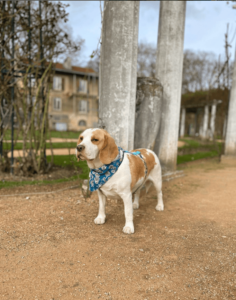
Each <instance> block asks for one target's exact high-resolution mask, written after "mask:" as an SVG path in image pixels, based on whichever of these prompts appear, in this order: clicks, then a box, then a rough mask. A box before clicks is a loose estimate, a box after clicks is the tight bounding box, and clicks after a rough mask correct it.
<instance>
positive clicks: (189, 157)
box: [177, 151, 219, 165]
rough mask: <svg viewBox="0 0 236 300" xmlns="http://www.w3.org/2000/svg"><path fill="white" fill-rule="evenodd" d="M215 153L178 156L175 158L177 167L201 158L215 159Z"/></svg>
mask: <svg viewBox="0 0 236 300" xmlns="http://www.w3.org/2000/svg"><path fill="white" fill-rule="evenodd" d="M218 155H219V154H218V152H217V151H210V152H198V153H194V154H183V155H178V157H177V165H179V164H183V163H186V162H189V161H194V160H197V159H202V158H208V157H216V156H218Z"/></svg>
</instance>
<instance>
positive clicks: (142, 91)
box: [134, 77, 163, 150]
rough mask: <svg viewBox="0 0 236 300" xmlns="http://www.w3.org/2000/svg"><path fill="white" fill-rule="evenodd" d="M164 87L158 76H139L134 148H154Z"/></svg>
mask: <svg viewBox="0 0 236 300" xmlns="http://www.w3.org/2000/svg"><path fill="white" fill-rule="evenodd" d="M162 95H163V88H162V85H161V83H160V81H159V80H158V79H157V78H151V77H138V80H137V94H136V114H135V135H134V148H135V149H137V148H148V149H151V150H153V149H154V145H155V141H156V136H157V133H158V130H159V127H160V121H161V119H160V118H158V115H159V111H161V101H162Z"/></svg>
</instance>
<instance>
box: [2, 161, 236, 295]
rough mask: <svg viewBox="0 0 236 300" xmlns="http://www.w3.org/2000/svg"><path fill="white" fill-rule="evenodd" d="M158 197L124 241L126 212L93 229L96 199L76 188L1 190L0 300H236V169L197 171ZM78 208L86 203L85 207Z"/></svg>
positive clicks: (137, 216) (111, 211)
mask: <svg viewBox="0 0 236 300" xmlns="http://www.w3.org/2000/svg"><path fill="white" fill-rule="evenodd" d="M185 174H186V176H185V177H183V178H179V179H176V180H174V181H171V182H165V183H164V187H163V195H164V203H165V210H164V211H163V212H157V211H155V209H154V208H155V205H156V197H155V193H154V191H153V190H151V191H150V193H149V194H148V195H147V196H146V195H145V194H144V193H143V194H142V197H141V204H140V208H139V210H136V211H135V212H134V224H135V234H133V235H125V234H123V233H122V227H123V225H124V213H123V204H122V203H121V202H119V201H118V203H116V201H108V205H107V222H106V224H105V225H95V224H94V223H93V219H94V218H95V217H96V214H97V206H98V204H97V199H96V195H93V196H92V198H91V199H87V201H85V200H84V198H83V197H82V196H81V193H80V190H79V189H74V190H67V191H63V192H59V193H57V194H48V195H35V196H30V198H29V199H28V200H27V199H26V196H9V197H5V198H3V197H1V194H15V193H16V194H18V193H30V192H34V191H38V192H44V191H50V190H58V189H60V188H64V187H66V186H70V185H74V184H75V183H74V182H73V183H64V184H60V185H53V186H45V187H36V186H35V187H21V188H17V189H11V190H9V189H5V190H4V189H2V190H0V257H1V259H0V299H9V300H14V299H17V300H18V299H24V300H27V299H42V300H45V299H48V300H50V299H54V300H57V299H88V300H89V299H113V300H116V299H132V300H133V299H135V300H136V299H142V300H144V299H147V300H152V299H153V300H154V299H155V300H156V299H170V300H172V299H181V300H182V299H187V300H188V299H193V300H194V299H219V300H220V299H225V300H226V299H227V300H228V299H236V245H235V244H236V227H235V224H236V168H235V167H232V166H231V167H230V166H226V165H219V164H217V163H216V162H206V163H201V162H198V163H193V164H189V166H188V167H187V168H186V169H185ZM78 200H79V202H78Z"/></svg>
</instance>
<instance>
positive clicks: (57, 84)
mask: <svg viewBox="0 0 236 300" xmlns="http://www.w3.org/2000/svg"><path fill="white" fill-rule="evenodd" d="M53 89H54V91H61V90H62V78H61V77H56V76H54V77H53Z"/></svg>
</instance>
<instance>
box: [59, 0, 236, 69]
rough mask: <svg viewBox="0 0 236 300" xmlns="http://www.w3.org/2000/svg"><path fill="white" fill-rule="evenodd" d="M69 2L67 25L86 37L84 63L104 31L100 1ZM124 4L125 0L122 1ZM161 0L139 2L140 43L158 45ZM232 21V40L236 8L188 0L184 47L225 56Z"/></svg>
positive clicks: (80, 59) (220, 3)
mask: <svg viewBox="0 0 236 300" xmlns="http://www.w3.org/2000/svg"><path fill="white" fill-rule="evenodd" d="M62 2H64V3H67V4H69V5H70V6H69V7H68V8H67V11H68V13H69V22H68V25H69V27H70V28H71V30H72V34H73V36H74V37H75V38H77V37H78V36H79V37H81V38H82V39H84V40H85V43H84V46H83V50H82V52H81V54H80V57H79V58H78V61H79V64H80V65H84V64H85V63H86V62H87V61H88V60H89V56H90V55H91V53H92V52H93V50H95V49H96V48H97V44H98V40H99V37H100V32H101V14H100V1H62ZM121 5H122V2H121ZM158 19H159V1H140V11H139V42H140V41H143V42H148V43H152V44H153V45H155V46H156V44H157V32H158ZM227 23H229V37H230V39H229V40H230V42H231V41H232V39H233V37H234V33H235V30H236V9H233V8H232V2H229V4H227V1H187V11H186V23H185V38H184V49H191V50H195V51H197V50H203V51H211V52H214V53H215V54H217V55H219V54H222V55H224V34H225V32H226V26H227ZM235 41H236V39H234V40H233V43H232V45H233V47H232V48H233V49H234V48H235Z"/></svg>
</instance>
